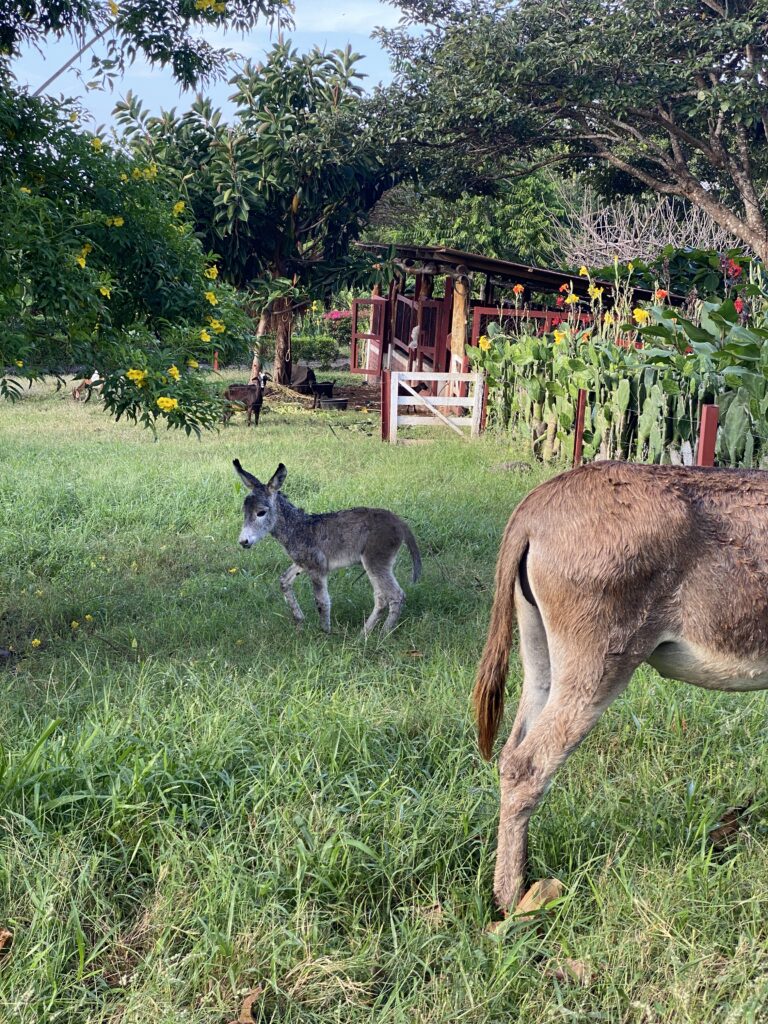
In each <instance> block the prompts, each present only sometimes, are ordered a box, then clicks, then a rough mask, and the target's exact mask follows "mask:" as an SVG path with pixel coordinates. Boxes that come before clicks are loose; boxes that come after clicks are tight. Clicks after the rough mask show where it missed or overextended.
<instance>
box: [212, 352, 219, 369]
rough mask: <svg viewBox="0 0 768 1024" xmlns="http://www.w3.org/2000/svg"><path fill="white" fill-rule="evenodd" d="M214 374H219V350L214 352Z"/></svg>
mask: <svg viewBox="0 0 768 1024" xmlns="http://www.w3.org/2000/svg"><path fill="white" fill-rule="evenodd" d="M213 372H214V373H218V372H219V350H218V349H217V348H215V349H214V350H213Z"/></svg>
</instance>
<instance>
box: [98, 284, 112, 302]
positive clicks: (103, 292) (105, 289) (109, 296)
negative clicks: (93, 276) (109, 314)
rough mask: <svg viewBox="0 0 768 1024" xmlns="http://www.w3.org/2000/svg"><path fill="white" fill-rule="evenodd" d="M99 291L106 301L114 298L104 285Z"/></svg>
mask: <svg viewBox="0 0 768 1024" xmlns="http://www.w3.org/2000/svg"><path fill="white" fill-rule="evenodd" d="M99 291H100V292H101V294H102V295H103V296H104V298H105V299H110V298H111V297H112V291H111V289H110V288H107V286H106V285H104V284H103V285H102V286H101V288H99Z"/></svg>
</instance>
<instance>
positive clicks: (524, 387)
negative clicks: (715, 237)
mask: <svg viewBox="0 0 768 1024" xmlns="http://www.w3.org/2000/svg"><path fill="white" fill-rule="evenodd" d="M743 277H744V280H743V281H742V291H743V293H744V296H745V298H744V299H743V300H741V309H737V306H736V302H735V301H734V300H732V299H730V298H727V299H724V300H722V301H719V302H700V303H698V304H697V305H696V307H695V310H694V313H693V315H691V316H686V315H683V313H682V312H681V311H680V310H678V309H675V308H673V307H671V306H669V305H667V304H666V303H665V302H664V299H666V298H667V295H666V292H665V289H658V290H657V291H656V296H655V297H656V301H655V302H654V303H653V304H651V305H650V306H648V307H640V306H636V307H634V309H632V310H631V311H630V309H629V308H628V303H627V302H626V298H627V296H626V294H625V296H624V300H625V301H624V302H623V305H620V306H619V307H618V308H616V309H615V310H613V311H610V310H608V311H605V312H603V310H602V307H601V305H600V303H599V302H597V303H594V304H593V310H592V312H593V317H594V322H593V324H592V325H588V326H586V327H585V326H583V325H581V324H580V323H578V322H577V321H576V320H575V318H574V317H573V316H572V317H570V318H569V319H567V320H565V321H563V323H562V324H561V325H558V328H557V329H555V330H554V331H553V332H551V333H548V334H546V335H543V336H537V335H533V334H530V333H528V334H523V335H521V336H517V337H510V336H508V335H505V334H503V333H502V331H501V330H500V329H499V327H498V326H497V325H495V324H490V325H489V327H488V333H487V335H486V337H485V342H486V343H485V344H481V345H479V347H478V349H476V350H474V352H473V353H472V359H473V362H474V363H475V365H477V366H478V367H482V368H483V369H484V370H485V371H486V373H487V375H488V382H489V419H490V422H491V423H495V424H496V426H497V427H499V428H504V429H510V430H513V431H515V432H517V433H519V434H521V435H522V436H524V437H526V438H527V439H528V440H529V441H530V443H531V445H532V448H533V451H534V452H535V453H536V455H537V456H539V457H541V458H543V459H545V460H549V459H552V458H555V457H557V456H558V455H567V454H568V453H569V452H570V451H572V438H573V428H574V421H575V415H576V401H577V396H578V392H579V389H584V390H585V391H586V392H587V412H586V417H585V430H584V456H585V458H587V459H590V458H595V457H600V458H618V459H635V460H638V461H646V462H668V461H673V462H677V461H685V462H689V461H691V460H692V457H693V449H694V446H695V442H696V438H697V436H698V421H699V417H700V407H701V404H702V403H703V402H713V401H716V402H717V404H718V406H719V408H720V430H719V433H718V440H717V449H716V456H717V460H718V462H719V463H721V464H725V465H740V466H754V465H760V466H768V345H766V342H768V279H767V278H766V276H765V273H764V271H763V270H762V268H761V267H760V266H759V265H752V266H750V267H749V268H748V270H747V271H744V272H743ZM481 340H482V339H481Z"/></svg>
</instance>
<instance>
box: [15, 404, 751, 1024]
mask: <svg viewBox="0 0 768 1024" xmlns="http://www.w3.org/2000/svg"><path fill="white" fill-rule="evenodd" d="M332 415H333V414H313V413H309V412H306V413H303V412H293V413H291V412H289V411H286V410H281V409H272V410H270V411H269V412H266V413H265V414H264V415H263V417H262V426H261V427H260V428H259V429H258V431H253V430H252V431H247V430H246V428H245V426H244V425H243V419H242V417H238V418H237V420H236V421H235V423H236V425H235V426H233V427H230V428H229V429H227V430H225V431H223V432H222V433H220V434H218V435H211V436H206V437H204V438H203V439H202V441H200V442H197V441H195V440H189V439H186V438H184V437H181V436H176V435H172V434H167V433H166V432H165V431H162V432H161V433H160V435H159V436H158V440H157V442H153V439H152V436H151V435H150V434H149V433H147V432H145V431H142V430H140V429H137V428H134V427H131V426H124V425H122V424H115V423H113V422H112V421H110V420H109V419H108V418H106V417H105V415H104V414H103V413H102V412H101V411H100V410H99V408H98V405H97V403H96V402H92V403H90V404H88V405H85V406H82V405H81V406H78V405H76V404H75V403H73V402H72V401H71V400H69V399H66V400H64V399H62V397H60V396H56V395H52V394H51V392H50V391H49V390H46V389H36V390H35V391H34V392H33V393H32V395H31V396H30V397H28V398H26V399H25V401H24V402H23V403H22V404H21V405H19V406H16V407H10V406H7V405H4V406H0V465H1V470H0V471H1V476H0V563H1V564H2V573H1V574H0V646H4V647H6V648H7V647H10V648H12V657H11V658H5V659H4V664H3V665H1V666H0V701H1V702H2V703H1V704H0V707H1V708H2V710H1V712H0V741H1V742H2V747H3V751H2V760H0V771H2V772H3V774H2V776H1V777H0V930H2V929H3V928H7V929H8V930H10V931H11V932H12V933H13V945H12V948H11V949H10V952H8V951H7V950H6V952H5V953H0V1019H1V1020H2V1021H3V1022H4V1024H5V1022H9V1024H10V1022H13V1024H17V1022H18V1024H33V1022H34V1024H39V1022H47V1021H56V1022H89V1024H96V1022H112V1024H118V1022H119V1024H139V1022H142V1024H144V1022H150V1021H151V1022H153V1024H182V1022H183V1024H203V1022H205V1024H228V1022H230V1021H234V1020H236V1018H237V1017H238V1014H239V1011H240V1006H241V1004H242V1002H243V999H244V997H245V996H246V995H247V994H248V992H249V991H253V990H258V992H259V994H258V995H257V996H256V998H255V999H254V1001H253V1010H252V1013H253V1019H254V1020H257V1021H264V1022H267V1021H274V1022H302V1024H304V1022H307V1024H308V1022H318V1024H319V1022H323V1024H325V1022H339V1024H341V1022H344V1024H347V1022H349V1024H353V1022H354V1024H358V1022H368V1021H369V1022H377V1024H379V1022H381V1024H406V1022H408V1024H412V1022H413V1024H416V1022H418V1024H421V1022H424V1024H426V1022H430V1024H438V1022H440V1024H443V1022H449V1021H451V1022H452V1021H467V1022H471V1024H502V1022H503V1024H507V1022H512V1021H515V1022H518V1021H521V1022H525V1024H541V1022H549V1021H569V1022H572V1021H577V1022H582V1021H585V1022H586V1021H611V1022H625V1021H626V1022H637V1024H641V1022H642V1024H652V1022H674V1024H684V1022H685V1024H687V1022H690V1024H701V1022H704V1021H726V1022H728V1024H736V1022H760V1021H765V1020H766V1019H768V843H767V835H768V833H767V831H766V825H767V824H768V813H766V809H765V802H764V798H763V797H762V793H763V789H764V785H765V779H766V778H768V744H767V743H766V724H767V718H766V698H765V695H764V694H754V695H751V696H730V697H729V696H726V695H712V694H707V693H704V692H702V691H698V690H696V689H695V688H693V687H684V686H683V685H677V684H674V683H670V682H663V681H661V680H660V679H659V677H658V676H656V675H655V674H654V673H652V672H651V671H650V670H647V671H644V672H641V673H639V674H638V676H637V678H636V679H635V681H634V683H633V684H632V686H631V687H630V689H629V691H628V692H627V694H626V695H625V696H624V697H623V698H622V699H621V700H620V701H618V702H617V704H616V705H614V706H613V707H612V708H611V709H610V710H609V711H608V712H607V713H606V714H605V716H604V717H603V719H602V721H601V722H600V724H599V725H598V727H597V728H596V730H595V731H594V733H593V734H592V735H591V736H590V738H589V739H588V740H587V742H586V743H585V744H584V745H583V746H582V747H581V748H580V750H579V751H578V752H577V753H576V754H575V755H574V757H573V758H572V759H571V761H570V762H569V763H568V765H567V767H566V768H565V769H564V770H563V771H562V772H561V773H560V775H559V776H558V777H557V779H556V782H555V785H554V787H553V788H552V791H551V792H550V793H549V795H548V797H547V798H546V800H545V802H544V804H543V805H542V807H541V809H540V811H539V812H538V813H537V814H536V816H535V817H534V819H533V822H532V828H531V859H532V871H533V874H534V875H535V876H536V877H549V876H554V877H558V878H561V879H562V880H563V881H564V882H565V884H566V887H567V888H566V894H565V896H564V898H563V899H562V901H560V903H559V904H558V905H557V906H556V907H555V908H554V909H552V910H550V911H548V912H546V913H545V914H544V915H543V916H542V917H541V919H540V920H539V921H538V922H533V923H514V924H512V925H510V927H509V928H508V930H507V932H506V934H505V935H503V936H492V935H488V934H486V933H485V930H484V929H485V928H486V926H487V925H488V923H489V921H490V920H491V919H492V918H493V917H494V912H493V908H492V904H491V886H492V869H493V850H494V844H495V828H496V814H497V773H496V768H495V766H494V765H487V764H485V763H484V762H482V761H481V760H480V758H479V757H478V754H477V752H476V747H475V743H474V733H473V726H472V721H471V715H470V706H469V695H470V690H471V686H472V680H473V673H474V667H475V664H476V662H477V659H478V655H479V652H480V650H481V647H482V644H483V640H484V634H485V628H486V624H487V620H488V612H489V607H490V601H491V596H492V581H493V569H494V562H495V556H496V551H497V547H498V542H499V538H500V535H501V530H502V528H503V525H504V523H505V521H506V519H507V516H508V515H509V513H510V511H511V510H512V508H513V507H514V505H515V504H516V502H517V501H518V500H519V499H520V498H521V497H522V496H523V495H524V494H525V493H526V492H527V491H528V490H529V489H530V488H531V487H532V486H533V485H535V484H536V483H537V482H538V481H539V480H540V479H542V478H543V476H544V475H545V473H544V471H543V470H539V469H537V470H530V471H527V472H525V471H523V472H512V473H510V472H505V471H499V469H498V464H499V463H500V462H502V461H504V460H508V459H510V458H515V457H516V456H515V453H514V452H510V450H509V448H508V446H506V445H504V444H502V443H501V442H499V441H494V440H493V439H484V440H482V441H480V442H478V443H474V444H468V443H465V442H462V441H461V440H458V439H453V438H451V437H445V436H443V435H441V439H440V440H439V442H435V443H432V444H425V445H417V446H398V447H397V448H391V447H389V446H385V445H382V444H381V443H380V442H379V440H378V436H377V424H376V423H375V422H373V421H372V420H370V419H368V418H366V417H365V416H362V415H355V414H352V415H349V417H348V418H346V417H343V416H337V417H336V418H333V419H332V418H331V416H332ZM331 427H332V428H333V429H331ZM235 456H237V457H239V458H240V459H241V460H242V462H243V464H244V465H245V467H246V468H247V469H249V470H251V471H252V472H255V473H256V474H257V475H259V476H261V477H262V478H265V477H266V476H267V474H270V473H271V472H272V471H273V470H274V468H275V467H276V465H277V463H278V462H279V461H283V462H285V464H286V465H287V467H288V471H289V474H288V479H287V482H286V485H285V492H286V494H287V495H288V497H289V498H291V499H292V500H294V501H295V502H297V503H298V504H301V505H303V506H304V507H306V508H308V509H311V510H314V511H321V510H326V509H332V508H336V507H342V506H346V505H353V504H371V505H383V506H386V507H388V508H391V509H393V510H394V511H396V512H398V513H400V514H402V515H404V516H405V517H407V518H408V520H409V521H410V522H411V524H412V526H413V528H414V531H415V533H416V535H417V537H418V538H419V541H420V544H421V546H422V550H423V556H424V564H425V574H424V579H423V581H422V582H421V583H420V584H418V585H417V586H412V585H410V584H405V586H406V590H407V593H408V601H407V604H406V607H405V611H404V615H403V618H402V620H401V625H400V627H399V628H398V629H397V631H396V632H395V634H394V635H392V636H390V637H387V638H379V637H376V638H372V639H370V640H369V641H368V642H367V643H365V642H363V641H362V640H361V639H360V638H359V636H358V631H359V627H360V625H361V623H362V620H363V617H364V615H365V614H366V613H367V612H368V611H369V609H370V605H371V592H370V587H369V585H368V582H367V580H366V579H365V578H362V579H360V578H359V573H358V572H357V571H354V570H347V571H344V572H340V573H337V574H336V575H335V576H334V577H333V578H332V581H331V594H332V597H333V600H334V607H333V612H332V622H333V634H332V635H331V636H330V637H326V636H324V635H323V634H322V633H321V632H320V630H319V629H318V628H317V621H316V615H315V611H314V608H313V606H312V600H311V594H310V592H309V590H308V587H307V584H306V581H304V580H300V581H299V583H298V584H297V592H298V594H299V599H300V600H301V601H302V603H303V605H304V607H305V610H306V611H307V620H308V621H307V625H306V626H305V628H304V630H303V631H302V632H300V633H299V632H297V631H296V630H295V629H294V628H293V626H292V624H291V622H290V618H289V614H288V611H287V608H286V607H285V605H284V603H283V600H282V597H281V594H280V590H279V587H278V581H277V580H278V574H279V573H280V572H281V571H282V569H283V568H285V567H286V566H287V564H288V562H287V557H286V556H285V554H284V553H283V552H282V550H281V549H279V548H278V546H277V545H276V544H275V543H274V542H273V541H272V540H268V541H266V542H264V543H263V544H261V545H259V546H257V547H256V548H255V549H254V550H252V551H248V552H244V551H241V550H240V549H239V548H238V547H237V544H236V540H237V534H238V530H239V526H240V505H241V500H242V494H241V492H239V491H238V486H239V485H238V484H237V481H236V480H235V477H234V474H233V473H232V470H231V466H230V462H231V459H232V458H233V457H235ZM408 573H409V566H408V564H407V558H406V557H405V556H403V558H402V561H401V563H400V568H399V574H400V576H401V579H402V580H403V581H405V580H406V579H407V578H408ZM74 623H79V625H78V626H77V627H76V628H75V627H74V625H73V624H74ZM38 641H39V643H37V642H38ZM516 687H517V670H516V669H514V670H513V673H512V681H511V693H510V701H509V703H510V705H511V706H512V707H513V706H514V691H515V689H516ZM750 798H753V799H756V801H757V806H756V808H755V810H754V811H753V814H752V817H751V819H750V821H749V823H748V824H747V826H746V827H745V829H744V830H743V832H742V834H741V836H740V838H739V840H738V842H737V843H736V844H735V845H734V847H733V848H732V850H731V851H730V852H729V853H727V854H725V855H723V854H715V853H714V852H713V850H712V848H711V845H710V843H709V841H708V838H707V833H708V830H709V829H710V828H711V827H712V825H713V824H714V823H715V822H716V821H717V820H718V816H719V815H720V814H721V813H722V812H723V810H724V809H725V808H727V807H729V806H732V805H739V804H743V803H746V802H747V801H748V800H749V799H750ZM565 958H572V959H574V960H578V961H582V962H584V963H586V964H588V965H589V967H590V970H591V980H590V983H589V984H588V985H587V986H586V987H581V986H579V985H575V984H570V983H568V981H567V980H566V981H564V980H561V979H558V978H557V977H556V976H554V971H553V969H554V968H555V967H556V966H557V965H558V964H562V962H563V961H564V960H565Z"/></svg>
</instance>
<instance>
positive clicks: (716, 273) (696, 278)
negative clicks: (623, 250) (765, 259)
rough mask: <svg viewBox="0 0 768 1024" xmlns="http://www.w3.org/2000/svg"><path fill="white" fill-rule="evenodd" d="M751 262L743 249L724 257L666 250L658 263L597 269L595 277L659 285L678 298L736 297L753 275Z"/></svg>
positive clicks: (652, 286) (639, 262)
mask: <svg viewBox="0 0 768 1024" xmlns="http://www.w3.org/2000/svg"><path fill="white" fill-rule="evenodd" d="M750 262H751V261H750V260H749V259H748V258H747V257H746V256H745V255H744V253H743V252H742V251H741V250H739V249H729V250H727V251H726V252H724V253H720V252H713V251H712V250H710V249H676V248H674V247H673V246H666V247H665V248H664V249H662V251H661V252H660V253H659V255H658V257H657V258H656V259H655V260H652V261H651V262H650V263H644V262H643V261H642V260H633V261H632V265H631V267H630V266H629V264H626V263H615V264H611V265H610V266H608V267H600V268H596V269H594V271H593V272H594V276H595V277H597V278H601V279H605V278H612V277H613V276H614V275H618V277H619V279H620V280H624V281H628V280H629V279H630V278H631V280H632V284H633V285H634V286H635V287H639V288H650V289H655V288H656V287H657V286H658V285H659V284H661V285H663V287H664V288H665V289H666V290H667V291H670V292H675V293H676V294H678V295H689V294H691V293H693V294H695V295H697V296H699V297H700V298H714V297H716V296H721V297H723V298H724V297H726V296H731V297H736V295H737V293H738V291H739V290H741V286H742V285H743V283H744V277H745V276H746V273H748V272H749V267H750Z"/></svg>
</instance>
